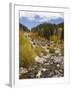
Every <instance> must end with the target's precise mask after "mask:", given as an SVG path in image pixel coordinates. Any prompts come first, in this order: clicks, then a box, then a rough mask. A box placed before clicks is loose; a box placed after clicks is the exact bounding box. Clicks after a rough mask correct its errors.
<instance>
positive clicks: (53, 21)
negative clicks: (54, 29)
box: [48, 18, 64, 24]
mask: <svg viewBox="0 0 72 90" xmlns="http://www.w3.org/2000/svg"><path fill="white" fill-rule="evenodd" d="M48 23H51V24H60V23H64V19H63V18H56V19H51V20H49V21H48Z"/></svg>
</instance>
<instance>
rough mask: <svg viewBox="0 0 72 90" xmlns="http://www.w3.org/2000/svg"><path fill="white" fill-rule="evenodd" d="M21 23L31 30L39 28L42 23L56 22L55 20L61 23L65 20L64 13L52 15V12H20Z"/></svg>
mask: <svg viewBox="0 0 72 90" xmlns="http://www.w3.org/2000/svg"><path fill="white" fill-rule="evenodd" d="M19 19H20V20H19V21H20V23H21V24H23V25H25V26H26V27H28V28H29V29H31V28H32V27H35V26H37V25H38V24H40V23H44V22H50V21H52V22H54V21H53V20H56V21H55V22H56V23H58V22H61V21H63V19H64V14H63V13H54V12H53V13H52V12H51V13H50V12H26V11H20V17H19Z"/></svg>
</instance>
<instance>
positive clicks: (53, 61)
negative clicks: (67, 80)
mask: <svg viewBox="0 0 72 90" xmlns="http://www.w3.org/2000/svg"><path fill="white" fill-rule="evenodd" d="M63 76H64V23H59V24H50V23H42V24H39V25H37V26H36V27H33V28H31V30H29V29H28V28H27V27H26V26H24V25H22V24H21V23H19V79H32V78H52V77H63Z"/></svg>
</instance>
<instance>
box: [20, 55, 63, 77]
mask: <svg viewBox="0 0 72 90" xmlns="http://www.w3.org/2000/svg"><path fill="white" fill-rule="evenodd" d="M63 76H64V57H63V56H62V55H61V54H60V53H59V54H57V55H56V54H51V53H48V54H47V55H46V56H44V55H43V53H41V55H40V56H36V57H35V62H34V63H33V64H32V65H31V66H30V67H29V68H23V67H21V68H20V69H19V78H20V79H29V78H30V79H31V78H50V77H63Z"/></svg>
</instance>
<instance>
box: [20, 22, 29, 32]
mask: <svg viewBox="0 0 72 90" xmlns="http://www.w3.org/2000/svg"><path fill="white" fill-rule="evenodd" d="M19 30H23V31H25V32H29V29H28V28H27V27H26V26H24V25H23V24H21V23H19Z"/></svg>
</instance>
